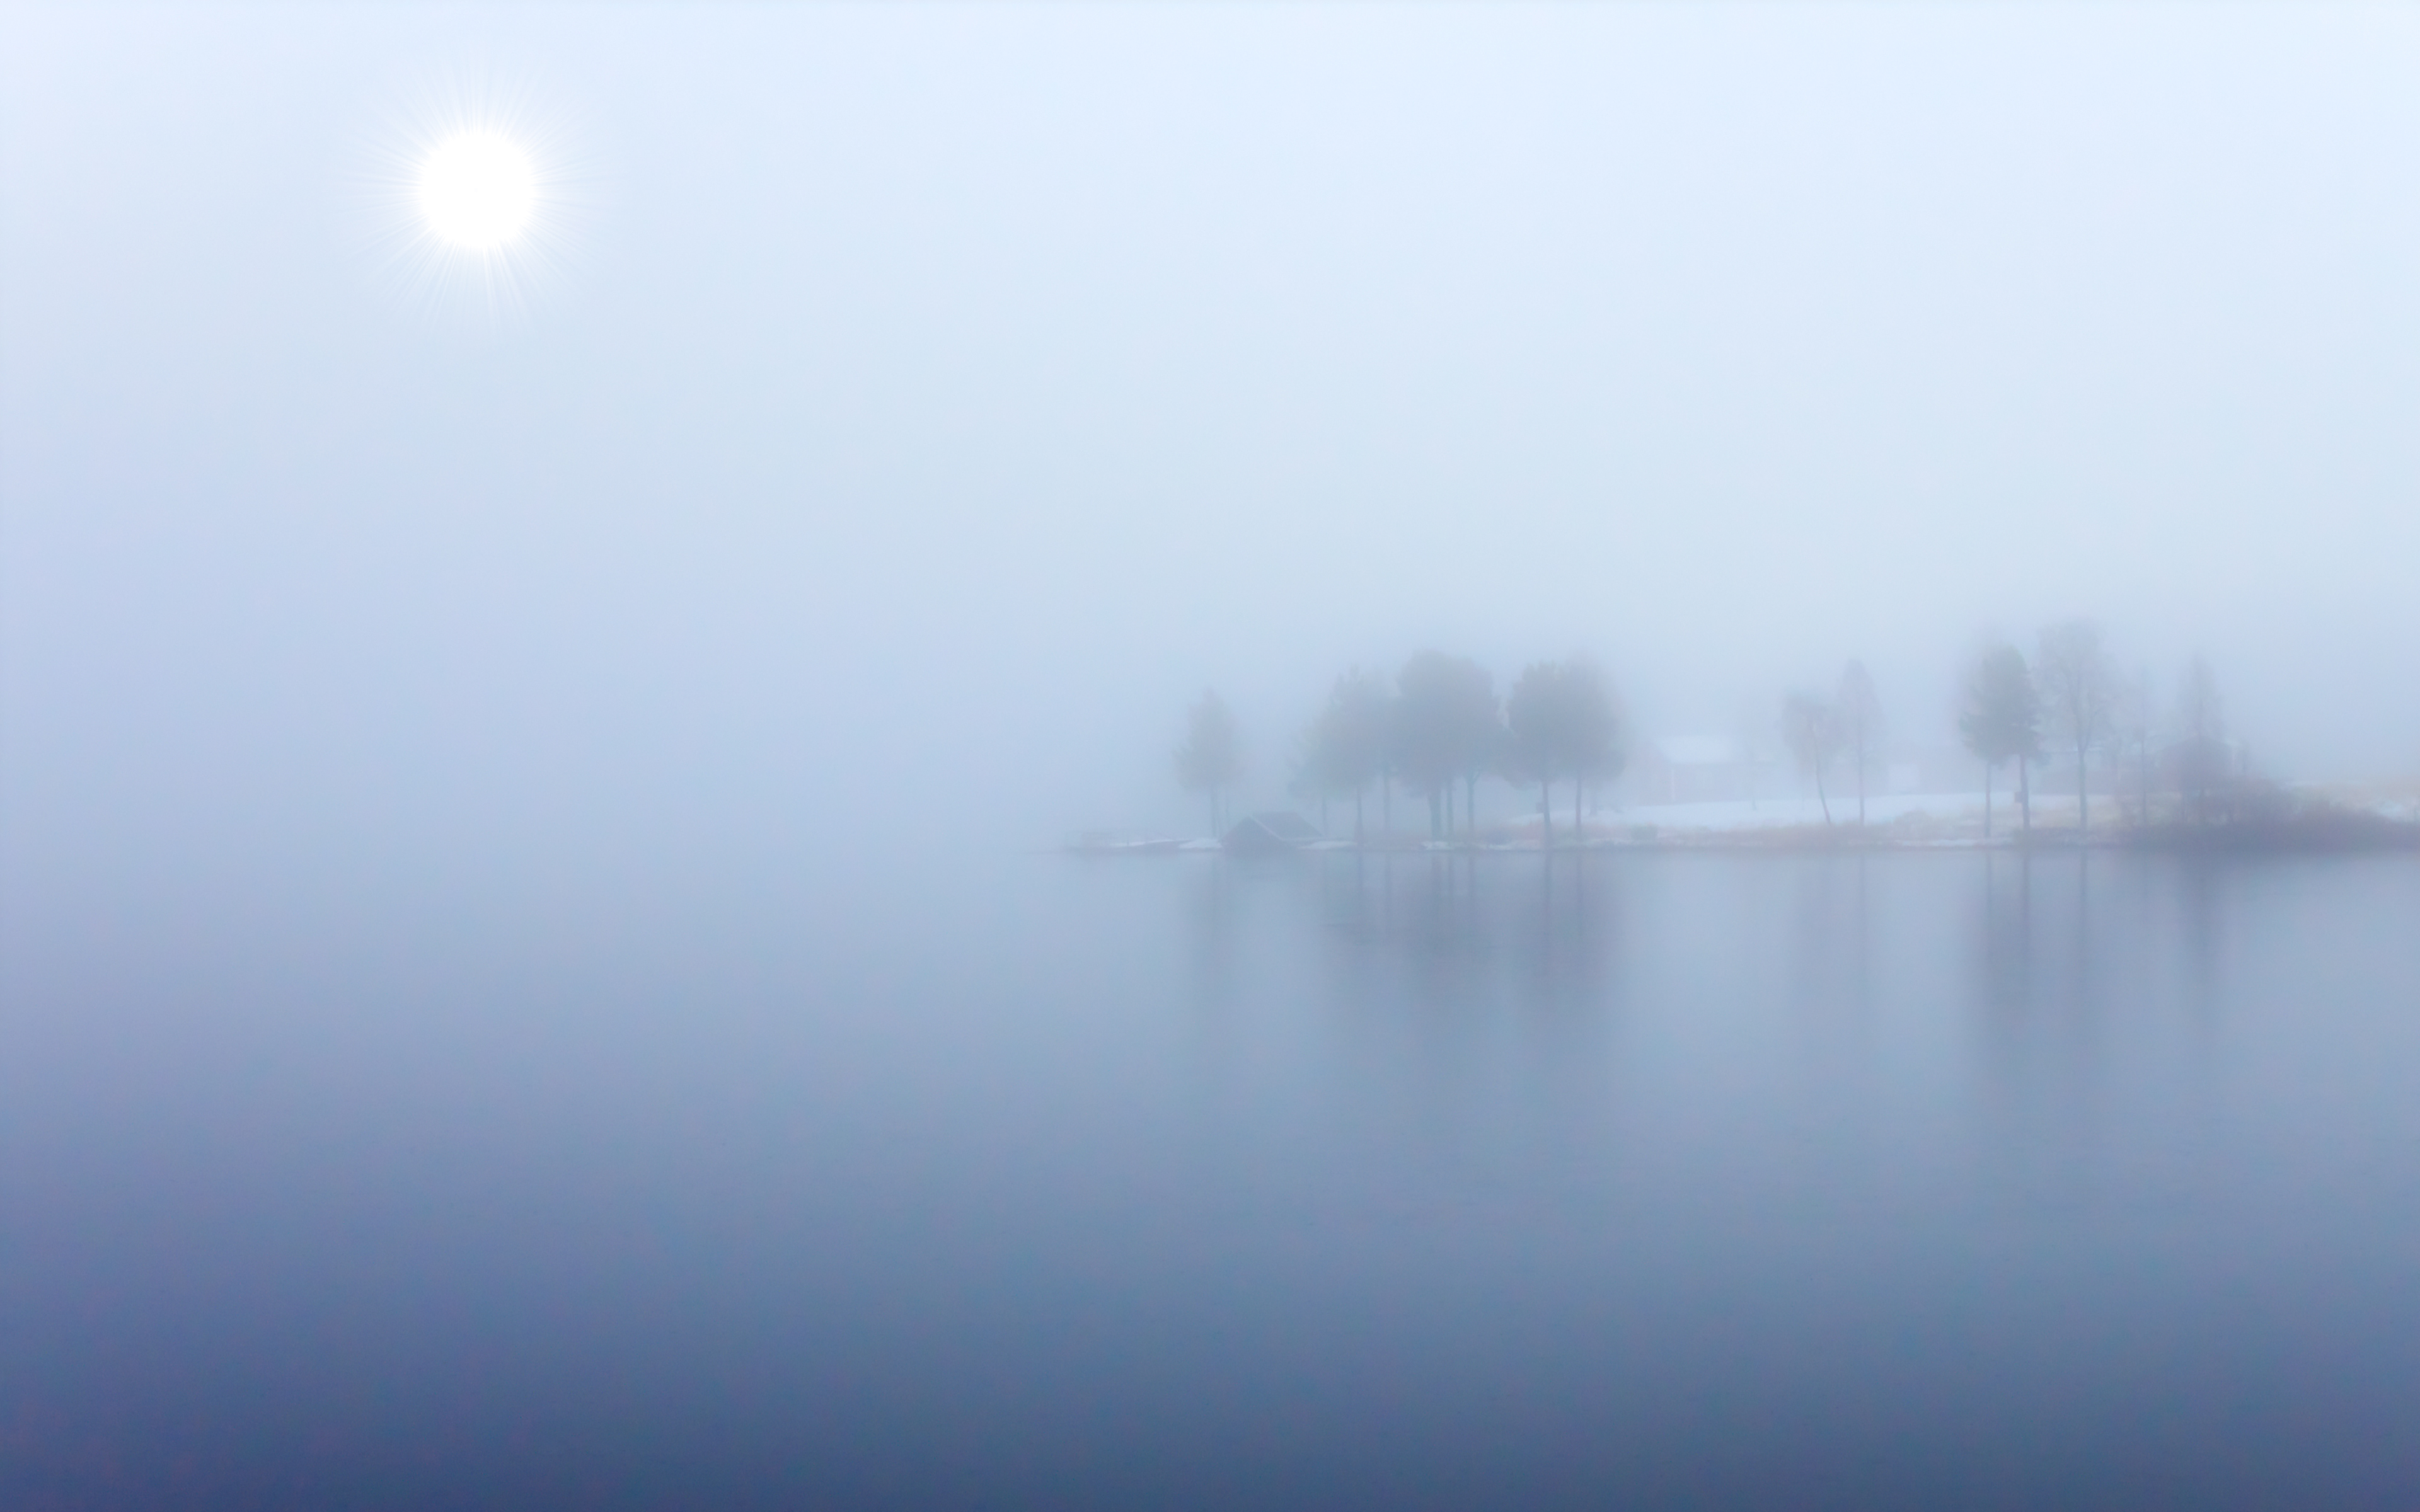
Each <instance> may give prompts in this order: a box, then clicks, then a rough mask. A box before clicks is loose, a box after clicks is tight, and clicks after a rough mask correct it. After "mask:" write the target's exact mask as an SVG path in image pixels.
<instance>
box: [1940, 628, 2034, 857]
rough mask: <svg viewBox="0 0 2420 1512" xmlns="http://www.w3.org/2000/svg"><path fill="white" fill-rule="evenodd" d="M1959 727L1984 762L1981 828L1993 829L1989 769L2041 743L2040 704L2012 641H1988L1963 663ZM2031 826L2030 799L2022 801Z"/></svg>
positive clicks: (2021, 757)
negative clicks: (1965, 667)
mask: <svg viewBox="0 0 2420 1512" xmlns="http://www.w3.org/2000/svg"><path fill="white" fill-rule="evenodd" d="M1960 695H1961V696H1960V699H1959V710H1958V733H1959V735H1960V737H1961V738H1962V739H1963V740H1964V741H1965V742H1966V748H1967V749H1968V750H1971V751H1973V752H1974V753H1975V755H1976V758H1977V759H1978V760H1979V761H1980V762H1982V764H1983V834H1984V836H1985V838H1986V839H1988V838H1990V836H1991V833H1992V771H1993V768H1994V767H1996V766H1998V765H1999V764H2001V763H2002V762H2005V761H2009V760H2014V761H2017V762H2019V763H2020V764H2022V763H2024V762H2027V761H2030V760H2031V759H2032V758H2033V757H2034V756H2036V755H2038V754H2040V749H2041V708H2040V703H2039V702H2038V701H2037V699H2036V696H2035V692H2034V682H2033V677H2032V675H2031V673H2029V672H2028V671H2026V668H2025V658H2024V654H2023V653H2021V652H2019V651H2018V650H2017V648H2016V647H2014V646H2012V645H2008V644H2006V643H2002V644H1999V645H1994V646H1991V647H1987V648H1986V649H1985V650H1984V651H1983V652H1982V653H1981V654H1980V655H1978V656H1976V658H1975V660H1974V661H1973V663H1972V664H1970V665H1969V666H1968V667H1967V669H1966V677H1965V682H1964V686H1963V687H1962V688H1961V690H1960ZM2025 827H2026V829H2028V830H2031V829H2032V828H2033V804H2032V802H2031V801H2030V794H2028V801H2027V802H2026V804H2025Z"/></svg>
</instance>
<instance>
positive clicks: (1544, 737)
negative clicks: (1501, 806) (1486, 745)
mask: <svg viewBox="0 0 2420 1512" xmlns="http://www.w3.org/2000/svg"><path fill="white" fill-rule="evenodd" d="M1563 680H1564V672H1563V669H1562V667H1561V665H1560V664H1559V663H1556V662H1551V661H1533V662H1531V663H1530V664H1529V665H1528V666H1527V667H1524V668H1522V669H1521V675H1520V676H1519V677H1517V678H1515V679H1514V680H1513V683H1512V691H1511V692H1510V693H1507V694H1506V695H1505V696H1504V733H1505V743H1504V757H1505V763H1506V765H1507V766H1508V768H1509V775H1512V776H1514V777H1526V778H1528V779H1529V780H1531V781H1533V782H1536V783H1537V784H1538V812H1539V814H1540V816H1541V817H1542V818H1543V819H1544V822H1545V826H1546V827H1545V835H1544V843H1545V844H1546V845H1548V846H1552V845H1553V844H1554V843H1555V802H1554V799H1555V778H1556V775H1557V774H1558V773H1559V772H1560V771H1561V770H1562V762H1563V749H1564V747H1565V745H1566V744H1567V740H1566V737H1565V735H1564V733H1563V723H1564V719H1565V712H1564V706H1565V702H1566V700H1565V698H1564V695H1563Z"/></svg>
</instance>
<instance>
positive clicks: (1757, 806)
mask: <svg viewBox="0 0 2420 1512" xmlns="http://www.w3.org/2000/svg"><path fill="white" fill-rule="evenodd" d="M1992 809H1993V817H1994V818H1995V819H1998V818H2002V817H2005V818H2006V819H2007V820H2009V822H2010V823H2014V822H2015V819H2016V815H2017V810H2016V805H2015V804H2014V803H2013V802H2011V801H2010V800H2009V795H2007V794H2005V793H1994V794H1993V795H1992ZM2074 809H2075V800H2074V799H2073V798H2072V797H2066V798H2047V797H2044V796H2041V795H2036V796H2035V798H2034V820H2035V822H2036V823H2037V824H2039V823H2041V822H2042V821H2043V820H2045V819H2048V818H2051V817H2052V815H2053V814H2054V813H2055V814H2056V815H2057V816H2058V818H2059V819H2063V820H2064V821H2065V822H2067V823H2073V822H2074V820H2073V811H2074ZM1910 816H1915V817H1919V818H1923V819H1929V820H1934V821H1938V822H1942V823H1948V824H1963V823H1971V824H1973V825H1977V826H1978V827H1980V825H1982V822H1983V795H1982V794H1981V793H1979V792H1977V793H1894V794H1888V795H1885V794H1869V795H1867V796H1866V824H1867V825H1868V826H1869V827H1871V826H1873V825H1888V824H1892V823H1894V822H1896V821H1898V820H1900V819H1904V818H1908V817H1910ZM1856 818H1857V799H1856V795H1854V794H1851V795H1849V797H1848V800H1847V801H1846V802H1842V801H1841V800H1840V799H1838V798H1837V797H1836V798H1834V799H1833V800H1832V823H1834V824H1835V825H1840V824H1854V823H1855V822H1856ZM1555 823H1556V825H1558V826H1559V827H1566V828H1567V827H1569V825H1570V824H1571V814H1570V812H1569V810H1565V811H1563V812H1559V813H1558V814H1556V815H1555ZM1513 824H1514V825H1515V826H1516V827H1520V828H1526V829H1534V828H1537V827H1538V816H1537V815H1536V814H1535V813H1531V814H1527V815H1524V816H1523V817H1522V818H1520V819H1517V820H1515V821H1513ZM1821 824H1823V804H1822V803H1821V802H1820V801H1818V800H1817V799H1815V798H1813V797H1806V798H1760V799H1756V800H1754V801H1750V800H1748V799H1745V798H1740V799H1731V800H1726V801H1723V802H1719V803H1639V804H1632V805H1631V806H1629V807H1628V808H1624V809H1594V810H1590V811H1589V815H1588V825H1589V828H1590V829H1591V830H1598V831H1602V830H1622V829H1631V828H1636V827H1638V826H1640V825H1653V826H1654V827H1655V828H1656V829H1657V830H1659V831H1671V830H1681V831H1687V830H1703V831H1708V832H1715V831H1729V830H1745V829H1793V828H1797V827H1799V826H1801V825H1821Z"/></svg>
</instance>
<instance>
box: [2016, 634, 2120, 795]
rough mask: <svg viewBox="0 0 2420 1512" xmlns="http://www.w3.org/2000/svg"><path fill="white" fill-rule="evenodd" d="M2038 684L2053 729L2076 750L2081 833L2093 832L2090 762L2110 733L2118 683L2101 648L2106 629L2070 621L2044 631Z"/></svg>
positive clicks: (2037, 659)
mask: <svg viewBox="0 0 2420 1512" xmlns="http://www.w3.org/2000/svg"><path fill="white" fill-rule="evenodd" d="M2034 680H2035V682H2036V683H2037V684H2038V685H2040V690H2041V702H2042V712H2043V713H2044V714H2045V715H2047V716H2048V717H2049V720H2050V725H2051V728H2052V729H2053V730H2054V731H2055V732H2056V733H2058V734H2059V735H2060V736H2061V737H2062V739H2063V740H2065V741H2066V742H2067V743H2068V744H2069V745H2071V746H2072V747H2073V748H2074V750H2075V804H2076V827H2077V828H2078V829H2090V828H2091V827H2092V795H2091V792H2090V791H2089V789H2090V784H2089V783H2087V782H2086V780H2085V778H2086V766H2085V758H2086V756H2087V755H2088V754H2089V753H2090V751H2091V749H2092V748H2093V747H2094V746H2095V745H2097V744H2099V743H2100V741H2101V739H2102V737H2103V736H2104V735H2105V734H2107V733H2108V729H2109V713H2110V703H2111V701H2112V696H2113V691H2114V686H2115V684H2116V682H2117V679H2116V677H2115V676H2114V675H2113V674H2112V672H2111V671H2110V664H2109V653H2108V652H2107V651H2106V650H2104V649H2102V644H2101V626H2099V625H2095V624H2093V623H2092V622H2091V621H2090V620H2068V621H2065V622H2063V623H2061V624H2058V625H2050V626H2047V627H2046V628H2044V629H2043V631H2042V633H2041V643H2040V649H2039V650H2037V651H2036V653H2035V655H2034Z"/></svg>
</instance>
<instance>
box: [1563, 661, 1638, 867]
mask: <svg viewBox="0 0 2420 1512" xmlns="http://www.w3.org/2000/svg"><path fill="white" fill-rule="evenodd" d="M1563 697H1564V701H1565V713H1564V721H1565V723H1564V738H1565V740H1566V741H1567V742H1568V744H1567V745H1566V747H1565V749H1564V759H1565V760H1566V761H1568V762H1569V763H1570V764H1571V772H1572V833H1573V834H1574V835H1575V837H1576V836H1579V835H1580V825H1581V821H1580V801H1581V797H1582V795H1584V794H1585V792H1586V791H1587V788H1588V784H1589V783H1590V781H1591V780H1595V781H1605V782H1610V781H1612V780H1613V779H1615V778H1618V777H1620V776H1621V769H1622V768H1623V767H1624V766H1626V765H1628V764H1630V751H1629V748H1628V745H1627V742H1626V741H1625V739H1624V732H1623V728H1622V725H1623V720H1622V717H1621V699H1620V698H1619V697H1617V696H1616V695H1615V693H1614V691H1613V684H1612V683H1611V681H1609V680H1608V679H1607V678H1606V675H1605V671H1604V670H1603V669H1602V668H1600V667H1598V666H1597V664H1596V663H1595V662H1594V661H1593V660H1591V659H1590V658H1589V657H1587V656H1574V657H1573V658H1572V659H1571V660H1570V661H1568V662H1566V663H1564V664H1563Z"/></svg>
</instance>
